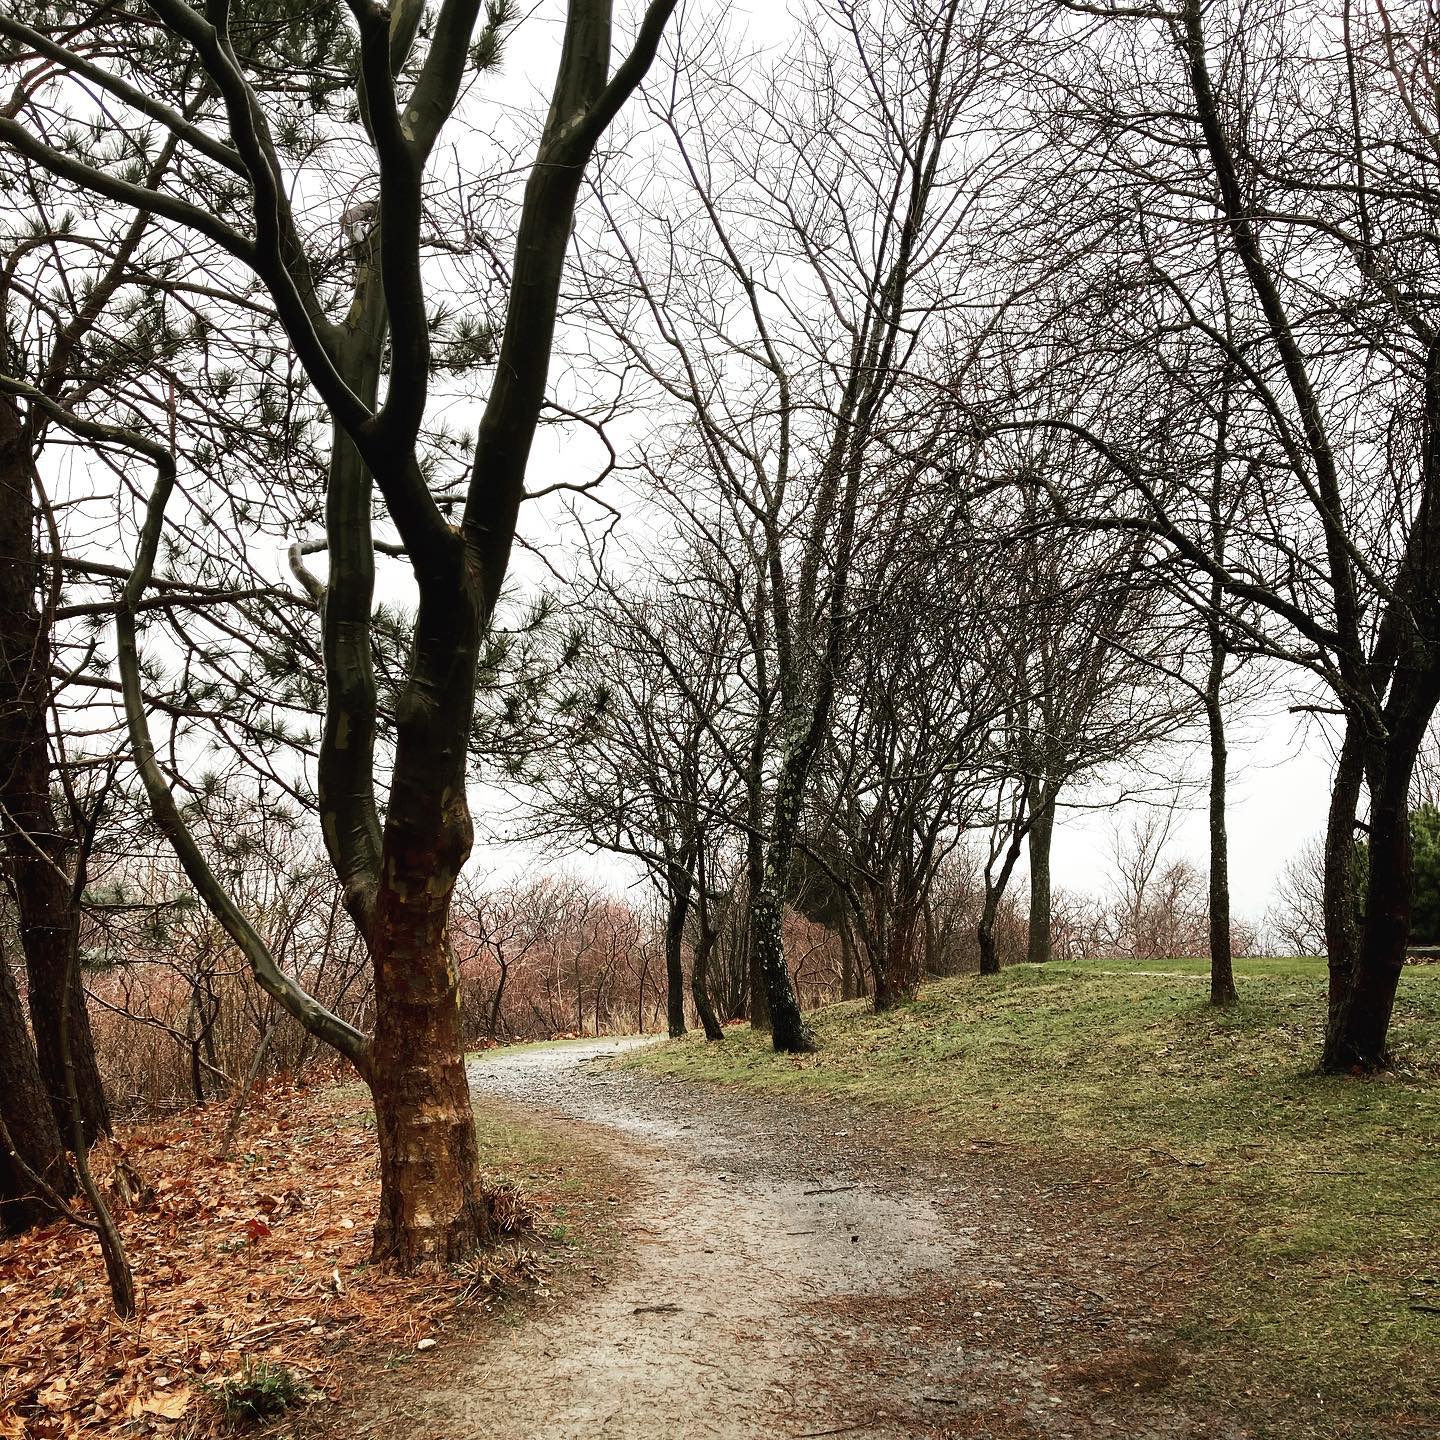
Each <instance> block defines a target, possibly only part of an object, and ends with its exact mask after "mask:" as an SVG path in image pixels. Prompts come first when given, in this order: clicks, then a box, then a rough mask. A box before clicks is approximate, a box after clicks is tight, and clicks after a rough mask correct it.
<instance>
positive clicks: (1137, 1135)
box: [625, 960, 1440, 1415]
mask: <svg viewBox="0 0 1440 1440" xmlns="http://www.w3.org/2000/svg"><path fill="white" fill-rule="evenodd" d="M1237 979H1238V983H1239V986H1240V989H1241V995H1242V1003H1241V1005H1240V1007H1239V1009H1238V1010H1236V1011H1234V1012H1232V1013H1221V1012H1216V1011H1213V1010H1211V1009H1210V1007H1209V1006H1208V1005H1206V1004H1205V997H1206V993H1207V991H1206V988H1205V967H1204V963H1203V962H1195V961H1168V962H1161V963H1158V964H1157V963H1152V962H1146V963H1145V964H1143V965H1132V966H1127V965H1124V964H1123V963H1120V964H1117V963H1116V962H1113V961H1106V962H1100V963H1093V964H1064V965H1060V964H1055V965H1047V966H1043V967H1029V966H1020V967H1016V968H1013V969H1010V970H1007V971H1006V972H1005V973H1004V974H1002V975H999V976H996V977H993V978H984V979H982V978H979V977H965V978H961V979H957V980H951V981H945V982H942V983H940V984H937V985H934V986H930V987H927V988H926V990H925V991H924V992H923V993H922V995H921V997H920V999H919V1000H917V1001H916V1002H915V1003H914V1004H912V1005H908V1006H905V1007H903V1008H902V1009H900V1010H898V1011H895V1012H893V1013H891V1014H888V1015H883V1016H877V1015H874V1014H872V1013H870V1012H869V1010H868V1009H867V1008H866V1006H865V1005H864V1004H863V1003H851V1004H847V1005H837V1006H832V1007H830V1008H828V1009H825V1010H822V1011H820V1012H818V1013H817V1014H816V1015H815V1016H814V1017H813V1018H814V1022H815V1028H816V1030H817V1032H818V1035H819V1039H820V1042H821V1045H822V1047H823V1048H822V1050H821V1052H820V1053H819V1054H818V1055H814V1056H804V1057H786V1056H777V1055H775V1054H774V1053H773V1052H772V1051H771V1050H770V1049H769V1048H768V1046H767V1044H766V1037H763V1036H758V1035H752V1034H751V1033H750V1032H749V1031H748V1030H747V1029H745V1028H743V1027H742V1028H739V1029H737V1030H735V1031H733V1032H731V1034H730V1035H729V1037H728V1039H727V1040H726V1042H725V1044H724V1045H723V1046H708V1047H707V1046H706V1045H705V1044H704V1043H703V1041H701V1040H699V1039H687V1040H684V1041H679V1042H675V1043H671V1044H667V1045H664V1046H660V1047H657V1048H656V1049H654V1050H650V1051H646V1052H643V1053H641V1054H639V1055H637V1056H636V1057H634V1058H632V1059H630V1060H628V1061H627V1062H625V1063H627V1064H633V1065H639V1066H643V1067H645V1068H647V1069H650V1070H653V1071H657V1072H663V1073H667V1074H672V1075H677V1076H683V1077H685V1078H687V1079H695V1080H706V1081H712V1082H718V1083H722V1084H743V1085H751V1086H759V1087H764V1088H766V1089H770V1090H783V1091H790V1092H793V1093H796V1094H799V1095H814V1096H821V1095H839V1096H846V1097H849V1098H851V1099H854V1100H858V1101H862V1102H866V1103H872V1104H876V1105H880V1106H884V1107H889V1108H893V1109H895V1110H897V1111H901V1112H903V1113H905V1114H906V1115H907V1116H908V1117H909V1119H910V1122H911V1124H912V1126H913V1127H914V1128H915V1129H916V1131H917V1132H923V1133H924V1134H926V1135H927V1136H929V1137H935V1136H938V1137H939V1138H941V1139H942V1140H943V1139H945V1138H947V1137H953V1138H954V1139H955V1140H957V1141H960V1140H971V1141H973V1140H976V1139H984V1138H990V1139H995V1140H1004V1141H1007V1142H1010V1143H1012V1144H1018V1145H1020V1146H1021V1147H1022V1148H1023V1151H1024V1152H1029V1153H1032V1154H1033V1156H1034V1157H1035V1160H1036V1162H1037V1163H1041V1164H1046V1165H1057V1166H1070V1165H1076V1164H1079V1165H1084V1166H1092V1167H1099V1168H1104V1169H1109V1170H1115V1171H1117V1172H1118V1171H1121V1170H1122V1167H1123V1177H1124V1184H1125V1186H1126V1187H1129V1188H1131V1190H1132V1192H1133V1197H1134V1198H1133V1202H1132V1203H1134V1204H1135V1205H1136V1206H1137V1207H1138V1208H1140V1209H1141V1210H1145V1211H1148V1212H1149V1213H1151V1214H1153V1215H1155V1216H1156V1217H1157V1219H1160V1218H1163V1219H1164V1220H1165V1222H1166V1223H1167V1224H1169V1225H1172V1226H1174V1225H1178V1226H1179V1227H1180V1228H1182V1229H1183V1230H1184V1231H1185V1232H1187V1233H1190V1234H1196V1233H1197V1232H1198V1233H1199V1234H1200V1235H1201V1236H1202V1237H1203V1241H1204V1248H1205V1249H1206V1250H1207V1251H1209V1252H1210V1253H1212V1254H1214V1255H1216V1256H1218V1257H1221V1258H1219V1259H1218V1261H1217V1263H1216V1264H1215V1266H1214V1268H1213V1278H1212V1286H1211V1289H1210V1290H1209V1291H1208V1292H1207V1293H1205V1294H1204V1295H1202V1296H1198V1297H1197V1302H1196V1306H1195V1313H1194V1316H1193V1319H1192V1331H1191V1336H1192V1339H1193V1340H1195V1341H1196V1342H1197V1343H1202V1344H1203V1343H1204V1342H1205V1341H1206V1340H1207V1338H1208V1339H1212V1340H1213V1339H1216V1338H1218V1337H1220V1336H1222V1335H1223V1336H1224V1337H1225V1339H1226V1340H1227V1342H1228V1343H1229V1344H1231V1345H1232V1346H1233V1345H1235V1344H1236V1343H1237V1342H1238V1344H1239V1345H1240V1346H1242V1347H1245V1348H1250V1347H1253V1352H1252V1353H1253V1356H1254V1357H1255V1360H1256V1361H1257V1362H1258V1363H1260V1364H1262V1365H1263V1366H1264V1367H1265V1368H1267V1369H1273V1370H1275V1371H1276V1372H1278V1373H1281V1374H1284V1375H1285V1376H1287V1377H1288V1378H1289V1380H1290V1381H1291V1382H1292V1383H1294V1382H1297V1381H1299V1382H1302V1383H1304V1384H1305V1385H1306V1386H1307V1388H1309V1387H1313V1389H1314V1390H1315V1391H1316V1392H1318V1394H1319V1395H1320V1396H1321V1397H1322V1398H1326V1399H1328V1398H1330V1397H1333V1398H1334V1399H1335V1400H1336V1401H1340V1400H1341V1399H1342V1397H1344V1396H1348V1397H1349V1402H1348V1404H1347V1408H1348V1405H1349V1404H1353V1403H1354V1402H1355V1399H1356V1397H1357V1396H1359V1397H1362V1403H1363V1404H1365V1405H1367V1406H1369V1407H1370V1408H1371V1409H1372V1411H1373V1412H1374V1413H1376V1414H1377V1415H1378V1414H1379V1413H1380V1412H1381V1411H1385V1412H1389V1413H1391V1414H1394V1413H1396V1412H1400V1413H1402V1414H1403V1413H1411V1414H1414V1413H1417V1412H1426V1413H1433V1412H1427V1407H1428V1406H1432V1405H1433V1404H1434V1403H1435V1397H1436V1396H1437V1395H1440V967H1419V966H1417V967H1413V968H1411V969H1409V970H1407V971H1406V974H1405V977H1404V980H1403V982H1402V985H1401V993H1400V999H1399V1003H1398V1006H1397V1011H1396V1022H1395V1029H1394V1036H1393V1038H1394V1044H1395V1049H1396V1053H1397V1057H1398V1062H1399V1063H1398V1065H1397V1068H1396V1070H1395V1073H1394V1074H1392V1075H1390V1076H1387V1077H1385V1078H1383V1079H1380V1080H1368V1081H1361V1080H1354V1079H1346V1078H1336V1077H1330V1076H1321V1075H1317V1074H1316V1073H1314V1064H1315V1060H1316V1056H1317V1055H1318V1048H1319V1033H1320V1027H1321V1024H1322V1021H1323V1016H1324V1005H1325V1001H1324V983H1325V982H1324V965H1323V962H1317V961H1311V960H1252V961H1244V962H1241V963H1239V964H1238V965H1237Z"/></svg>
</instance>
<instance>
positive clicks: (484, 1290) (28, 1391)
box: [0, 1086, 540, 1440]
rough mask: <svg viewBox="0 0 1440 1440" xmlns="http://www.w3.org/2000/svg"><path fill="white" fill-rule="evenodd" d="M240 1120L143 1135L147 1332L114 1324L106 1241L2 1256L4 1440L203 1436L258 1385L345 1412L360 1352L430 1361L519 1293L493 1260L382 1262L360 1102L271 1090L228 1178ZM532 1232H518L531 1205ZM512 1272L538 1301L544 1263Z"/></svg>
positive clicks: (111, 1166) (107, 1171)
mask: <svg viewBox="0 0 1440 1440" xmlns="http://www.w3.org/2000/svg"><path fill="white" fill-rule="evenodd" d="M228 1118H229V1117H228V1107H226V1106H224V1105H212V1106H207V1107H204V1108H200V1109H196V1110H193V1111H189V1112H187V1113H185V1114H183V1115H180V1116H178V1117H175V1118H174V1119H172V1120H170V1121H168V1122H163V1123H158V1124H149V1125H140V1126H136V1127H134V1128H132V1129H130V1130H128V1131H127V1133H126V1134H125V1137H124V1139H125V1150H124V1154H125V1156H126V1157H127V1158H128V1160H129V1163H130V1165H131V1166H133V1167H134V1169H135V1170H136V1171H138V1173H139V1175H140V1177H141V1179H142V1181H143V1191H142V1193H141V1195H140V1196H139V1198H138V1199H136V1200H135V1201H134V1202H133V1204H131V1205H129V1206H128V1207H127V1208H125V1209H124V1210H123V1211H121V1212H120V1213H119V1217H118V1218H119V1219H120V1222H121V1228H122V1231H123V1234H124V1238H125V1244H126V1248H127V1251H128V1253H129V1257H130V1261H131V1264H132V1266H133V1267H134V1271H135V1281H136V1289H137V1292H138V1296H139V1302H140V1303H139V1313H138V1314H137V1316H136V1318H135V1319H134V1320H131V1321H123V1320H120V1319H118V1318H117V1317H116V1316H115V1314H114V1312H113V1310H112V1309H111V1304H110V1295H109V1291H108V1289H107V1288H106V1284H105V1275H104V1268H103V1265H102V1263H101V1258H100V1254H99V1251H98V1248H97V1246H96V1242H95V1237H94V1236H93V1235H92V1234H91V1233H90V1232H89V1231H87V1230H84V1229H82V1228H81V1227H79V1226H77V1225H75V1224H73V1223H71V1222H69V1221H63V1220H62V1221H57V1222H55V1223H53V1224H50V1225H47V1226H44V1227H42V1228H39V1229H36V1230H32V1231H30V1232H29V1233H28V1234H25V1235H22V1236H19V1237H15V1238H11V1239H6V1240H4V1241H0V1440H20V1437H27V1440H28V1437H36V1440H41V1437H44V1440H50V1437H63V1436H70V1435H79V1434H105V1433H115V1432H118V1431H120V1430H122V1429H123V1430H124V1431H125V1433H137V1432H138V1433H144V1432H145V1431H146V1430H153V1431H159V1432H172V1433H173V1430H174V1429H175V1428H176V1425H177V1422H185V1423H184V1424H183V1426H181V1427H180V1428H183V1430H184V1431H185V1433H186V1434H188V1435H193V1434H203V1433H205V1432H206V1431H207V1430H209V1429H211V1428H214V1427H215V1426H216V1425H218V1424H219V1422H220V1421H221V1419H222V1418H223V1412H224V1408H225V1407H224V1405H223V1404H222V1400H221V1397H222V1396H223V1395H225V1393H226V1389H225V1387H226V1384H227V1381H228V1382H229V1384H230V1386H231V1390H230V1394H231V1395H232V1397H233V1395H234V1393H235V1392H234V1387H235V1384H236V1377H241V1376H243V1377H253V1376H255V1375H257V1374H258V1375H259V1376H261V1377H262V1378H264V1377H271V1378H272V1379H273V1378H274V1377H277V1376H278V1377H282V1378H283V1384H284V1386H293V1387H298V1391H299V1392H300V1393H306V1394H309V1395H311V1396H320V1395H326V1394H329V1395H331V1396H332V1397H333V1396H335V1395H336V1394H338V1393H339V1391H340V1389H341V1388H342V1386H343V1380H344V1367H345V1365H346V1364H354V1363H355V1356H356V1347H357V1342H359V1341H361V1340H363V1341H364V1343H365V1346H366V1348H367V1349H369V1348H371V1347H373V1346H374V1345H380V1346H387V1345H388V1346H402V1345H408V1346H414V1345H419V1344H421V1343H422V1342H424V1341H425V1340H427V1339H429V1338H431V1337H432V1334H433V1332H435V1331H436V1330H438V1329H439V1328H440V1326H441V1325H442V1323H443V1321H444V1319H445V1318H446V1317H447V1316H448V1315H450V1314H453V1313H454V1311H455V1308H456V1305H457V1303H469V1302H474V1301H476V1300H480V1301H482V1302H483V1301H484V1300H485V1299H487V1298H488V1297H490V1296H491V1295H493V1294H494V1293H496V1291H497V1290H503V1289H504V1288H505V1287H504V1286H503V1285H497V1284H496V1283H495V1281H494V1278H493V1277H494V1276H495V1275H496V1274H497V1273H500V1270H501V1269H502V1268H503V1264H502V1262H499V1261H497V1259H496V1258H495V1257H489V1258H488V1259H487V1260H486V1261H485V1262H484V1264H483V1265H481V1266H477V1267H476V1271H475V1273H472V1274H463V1273H450V1272H446V1273H443V1274H437V1273H433V1272H432V1273H429V1274H423V1275H418V1276H413V1277H406V1276H402V1275H399V1274H397V1273H395V1272H393V1271H391V1270H389V1269H387V1268H386V1267H384V1266H377V1265H373V1264H371V1263H370V1241H371V1234H370V1229H371V1222H372V1219H373V1216H374V1213H375V1204H376V1195H377V1190H378V1183H379V1182H378V1170H377V1164H376V1155H375V1135H374V1130H373V1128H372V1126H371V1123H370V1109H369V1105H368V1102H367V1100H366V1097H365V1095H364V1092H363V1091H362V1090H360V1089H359V1087H354V1086H351V1087H347V1088H343V1089H336V1088H328V1089H320V1090H302V1089H291V1088H288V1087H287V1088H284V1089H271V1090H270V1091H269V1092H268V1093H266V1094H265V1095H264V1096H263V1097H261V1098H260V1099H259V1100H258V1101H257V1104H256V1108H255V1110H254V1111H253V1113H252V1114H251V1115H250V1116H248V1117H247V1119H246V1122H245V1125H244V1128H243V1129H242V1131H241V1133H240V1136H239V1139H238V1142H237V1143H236V1145H235V1146H234V1148H233V1151H232V1155H231V1158H229V1159H228V1160H224V1161H221V1160H218V1159H217V1158H216V1152H217V1149H218V1147H219V1145H220V1141H221V1137H222V1135H223V1133H224V1129H225V1125H226V1121H227V1119H228ZM120 1153H121V1152H120V1151H119V1149H118V1147H114V1146H108V1145H107V1146H102V1147H100V1148H98V1149H97V1151H96V1153H95V1156H94V1164H95V1166H96V1170H97V1173H98V1174H100V1175H102V1176H104V1177H105V1178H106V1179H107V1180H113V1178H114V1175H115V1170H116V1165H117V1160H118V1157H119V1155H120ZM116 1188H120V1187H116ZM515 1218H516V1222H517V1229H518V1228H520V1226H521V1224H522V1222H523V1205H522V1204H521V1203H520V1202H519V1201H518V1200H517V1201H516V1204H515ZM514 1262H515V1267H516V1269H517V1274H518V1276H519V1277H520V1280H521V1283H522V1284H523V1282H524V1279H525V1277H527V1276H529V1277H533V1276H534V1274H535V1273H536V1272H537V1264H538V1263H540V1262H538V1261H537V1257H535V1256H534V1255H532V1254H529V1253H528V1252H523V1251H522V1252H517V1254H516V1256H515V1257H514ZM282 1367H283V1368H282ZM292 1393H293V1392H292ZM232 1408H233V1406H232Z"/></svg>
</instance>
